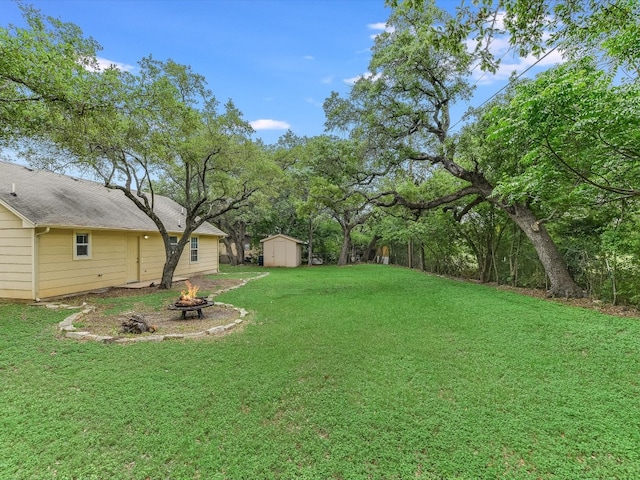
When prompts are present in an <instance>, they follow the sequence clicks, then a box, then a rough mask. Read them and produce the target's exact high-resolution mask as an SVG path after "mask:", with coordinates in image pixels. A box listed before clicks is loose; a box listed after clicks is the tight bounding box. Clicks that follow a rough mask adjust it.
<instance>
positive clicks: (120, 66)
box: [85, 57, 135, 72]
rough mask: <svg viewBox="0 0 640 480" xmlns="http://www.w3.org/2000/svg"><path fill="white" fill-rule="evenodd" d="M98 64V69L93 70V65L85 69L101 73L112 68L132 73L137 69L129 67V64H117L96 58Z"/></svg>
mask: <svg viewBox="0 0 640 480" xmlns="http://www.w3.org/2000/svg"><path fill="white" fill-rule="evenodd" d="M96 62H97V66H98V68H93V66H92V65H89V66H87V67H85V68H86V69H87V70H90V71H101V70H106V69H108V68H111V67H115V68H117V69H118V70H120V71H122V72H130V71H132V70H133V69H134V68H135V67H134V66H133V65H129V64H127V63H122V62H115V61H113V60H108V59H106V58H102V57H96Z"/></svg>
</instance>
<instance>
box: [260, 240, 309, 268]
mask: <svg viewBox="0 0 640 480" xmlns="http://www.w3.org/2000/svg"><path fill="white" fill-rule="evenodd" d="M260 242H261V243H262V252H263V264H264V266H265V267H298V266H300V264H302V244H303V243H304V242H303V241H302V240H298V239H297V238H293V237H289V236H287V235H282V234H278V235H272V236H270V237H267V238H263V239H262V240H260Z"/></svg>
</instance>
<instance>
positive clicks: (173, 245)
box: [169, 235, 178, 253]
mask: <svg viewBox="0 0 640 480" xmlns="http://www.w3.org/2000/svg"><path fill="white" fill-rule="evenodd" d="M174 240H175V241H174ZM169 245H171V253H173V252H175V251H176V249H177V248H178V237H177V236H176V235H169Z"/></svg>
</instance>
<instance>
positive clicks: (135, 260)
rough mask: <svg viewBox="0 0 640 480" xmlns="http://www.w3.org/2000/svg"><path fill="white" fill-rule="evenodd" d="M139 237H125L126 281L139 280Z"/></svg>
mask: <svg viewBox="0 0 640 480" xmlns="http://www.w3.org/2000/svg"><path fill="white" fill-rule="evenodd" d="M139 264H140V239H139V237H127V265H126V269H127V283H133V282H139V281H140V274H139V272H140V269H139V268H138V265H139Z"/></svg>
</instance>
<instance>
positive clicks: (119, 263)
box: [39, 229, 218, 298]
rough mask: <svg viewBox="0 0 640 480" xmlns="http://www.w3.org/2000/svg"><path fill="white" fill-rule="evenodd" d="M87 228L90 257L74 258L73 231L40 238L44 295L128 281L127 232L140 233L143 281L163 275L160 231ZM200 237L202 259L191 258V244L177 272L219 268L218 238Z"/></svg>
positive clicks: (41, 276)
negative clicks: (143, 231) (141, 231)
mask: <svg viewBox="0 0 640 480" xmlns="http://www.w3.org/2000/svg"><path fill="white" fill-rule="evenodd" d="M77 231H78V232H80V231H81V230H77ZM89 233H90V235H91V258H88V259H74V258H73V249H74V231H73V230H62V229H57V230H56V229H52V230H51V232H50V233H48V234H46V235H43V236H41V237H40V239H41V240H40V242H41V243H40V249H39V251H40V255H39V257H40V275H39V278H40V282H39V284H40V291H39V296H40V297H42V298H46V297H52V296H58V295H64V294H68V293H75V292H82V291H87V290H95V289H98V288H104V287H113V286H118V285H124V284H125V283H126V282H127V265H126V262H127V236H133V237H138V238H139V242H140V250H139V251H140V256H139V262H140V263H139V274H140V281H141V282H149V283H151V282H158V281H159V280H160V279H161V277H162V268H163V267H164V262H165V252H164V243H163V242H162V238H161V237H160V234H153V233H152V234H147V235H148V238H144V235H142V234H139V233H136V232H131V233H127V232H118V231H100V230H93V231H89ZM199 238H200V252H199V261H198V262H191V261H190V251H189V248H188V247H189V245H187V248H185V251H184V253H183V255H182V258H181V259H180V263H179V264H178V268H177V269H176V272H175V275H177V276H190V275H193V274H196V273H204V272H217V271H218V238H217V237H199Z"/></svg>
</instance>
